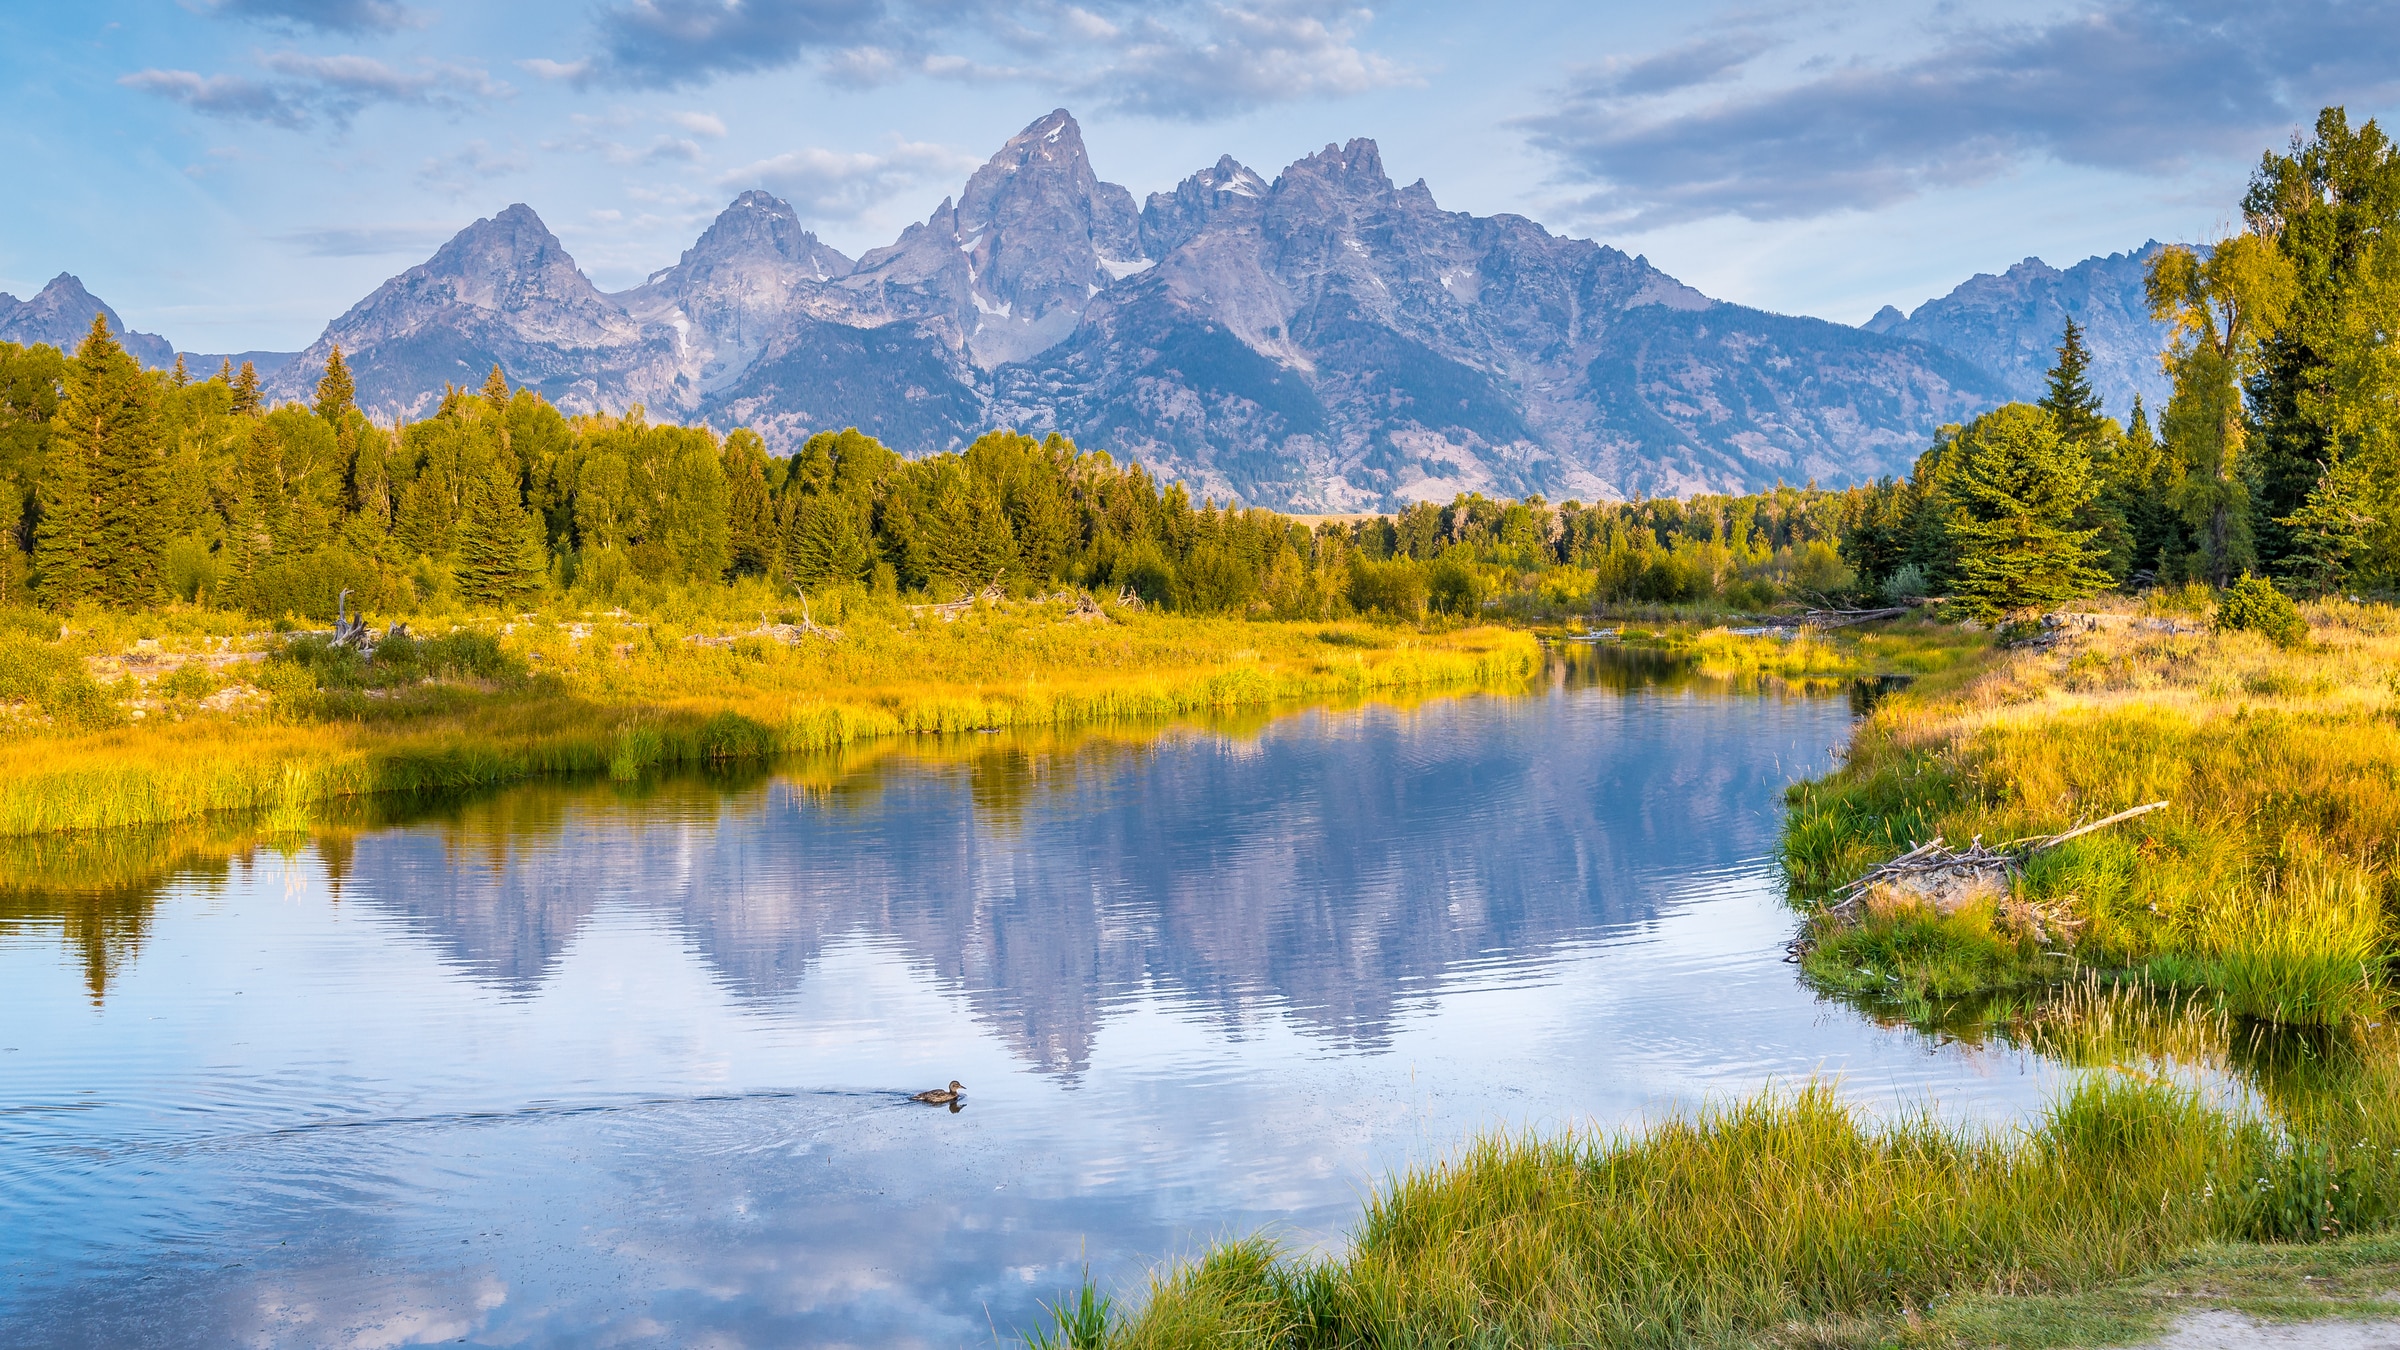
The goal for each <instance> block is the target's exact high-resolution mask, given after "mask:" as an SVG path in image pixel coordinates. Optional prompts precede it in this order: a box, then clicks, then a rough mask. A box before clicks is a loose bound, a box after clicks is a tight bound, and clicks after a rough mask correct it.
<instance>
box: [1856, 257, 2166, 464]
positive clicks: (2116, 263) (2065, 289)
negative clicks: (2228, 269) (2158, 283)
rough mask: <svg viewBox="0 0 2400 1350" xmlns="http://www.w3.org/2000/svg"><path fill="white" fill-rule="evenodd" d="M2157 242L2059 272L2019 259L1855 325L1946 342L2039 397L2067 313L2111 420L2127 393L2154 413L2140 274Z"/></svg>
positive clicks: (2149, 335)
mask: <svg viewBox="0 0 2400 1350" xmlns="http://www.w3.org/2000/svg"><path fill="white" fill-rule="evenodd" d="M2164 247H2165V245H2163V244H2161V243H2159V242H2158V241H2157V240H2155V239H2153V240H2151V241H2150V242H2148V243H2146V244H2144V245H2142V246H2141V247H2140V248H2137V249H2135V250H2133V251H2132V252H2130V253H2111V254H2109V255H2107V256H2106V257H2101V258H2086V259H2084V260H2083V261H2082V262H2079V263H2077V264H2075V265H2074V266H2073V267H2069V268H2067V269H2065V270H2064V271H2061V270H2060V269H2058V268H2055V267H2052V266H2050V265H2049V264H2048V263H2045V262H2043V261H2042V260H2041V259H2039V258H2027V259H2026V260H2025V261H2023V262H2021V263H2018V264H2017V265H2016V266H2014V267H2011V268H2009V269H2008V270H2007V271H2005V272H2003V273H2001V274H2000V275H1998V276H1993V275H1991V274H1990V273H1984V274H1983V275H1980V276H1976V277H1973V278H1970V279H1969V280H1967V281H1965V282H1962V283H1960V285H1959V286H1958V288H1957V289H1955V290H1953V291H1951V292H1950V293H1949V294H1948V295H1945V296H1942V297H1940V298H1939V299H1934V300H1928V301H1926V302H1925V303H1924V304H1922V305H1919V306H1917V308H1916V311H1915V312H1914V313H1911V314H1907V315H1903V314H1901V313H1900V311H1899V310H1898V309H1897V308H1894V307H1893V306H1890V305H1886V306H1884V307H1883V311H1882V312H1881V313H1879V314H1877V315H1876V316H1875V317H1874V318H1872V319H1869V320H1868V321H1867V322H1866V324H1865V325H1864V326H1865V328H1866V329H1867V331H1869V332H1872V333H1881V334H1885V335H1887V336H1890V337H1904V338H1915V339H1916V340H1918V341H1920V342H1926V343H1931V344H1932V345H1934V346H1936V347H1942V348H1946V349H1948V350H1950V351H1952V352H1956V353H1957V354H1958V355H1960V356H1963V357H1965V358H1967V359H1968V360H1969V361H1972V362H1974V363H1975V364H1976V365H1978V366H1980V367H1982V368H1983V369H1985V370H1987V371H1990V372H1991V373H1992V374H1993V375H1994V376H1995V377H1997V378H1998V379H1999V381H2000V384H2001V387H2002V388H2003V389H2005V390H2006V391H2007V392H2008V396H2009V397H2010V398H2021V399H2035V398H2039V397H2041V394H2042V388H2043V384H2044V382H2045V380H2046V378H2047V375H2048V372H2049V369H2050V366H2051V363H2052V362H2053V361H2055V360H2056V359H2057V352H2058V342H2059V337H2060V335H2061V334H2062V333H2064V332H2065V331H2066V326H2067V320H2068V319H2070V318H2072V319H2073V320H2075V322H2076V323H2077V324H2078V325H2080V326H2081V327H2082V329H2083V335H2084V341H2085V343H2086V344H2088V345H2089V346H2090V347H2091V349H2092V372H2091V379H2092V388H2093V389H2094V390H2095V391H2096V392H2097V393H2098V394H2099V395H2100V397H2101V398H2102V399H2103V400H2104V401H2105V402H2106V404H2107V407H2108V412H2109V415H2110V416H2113V417H2116V418H2118V419H2120V420H2122V419H2124V418H2127V417H2130V416H2131V415H2132V412H2133V399H2134V396H2135V395H2136V394H2139V395H2140V396H2141V397H2142V400H2143V401H2144V402H2145V403H2147V404H2149V406H2150V413H2151V416H2152V417H2153V418H2154V419H2155V418H2156V416H2157V414H2158V410H2159V409H2160V408H2162V407H2164V406H2166V401H2167V394H2168V392H2169V390H2168V382H2167V377H2166V373H2165V372H2164V371H2163V370H2161V369H2160V367H2159V363H2158V354H2159V350H2160V349H2161V348H2162V347H2164V346H2165V345H2166V336H2167V330H2166V325H2165V324H2162V323H2160V322H2158V321H2157V320H2155V319H2153V318H2151V317H2150V305H2149V301H2148V299H2147V298H2146V296H2145V294H2144V291H2143V277H2144V276H2145V274H2146V271H2147V269H2148V267H2149V264H2150V259H2151V258H2152V257H2153V256H2154V255H2156V254H2157V252H2158V251H2159V250H2160V249H2161V248H2164Z"/></svg>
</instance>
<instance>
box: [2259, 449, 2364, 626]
mask: <svg viewBox="0 0 2400 1350" xmlns="http://www.w3.org/2000/svg"><path fill="white" fill-rule="evenodd" d="M2374 492H2375V484H2374V482H2373V480H2372V477H2371V475H2369V474H2368V473H2367V472H2366V470H2365V465H2364V462H2363V461H2361V460H2359V459H2355V458H2353V459H2348V460H2341V461H2337V462H2336V463H2334V464H2333V465H2331V466H2329V467H2328V468H2327V469H2326V470H2325V472H2324V473H2323V474H2322V475H2320V476H2319V477H2318V479H2317V488H2316V491H2314V492H2311V493H2309V494H2308V500H2307V501H2305V502H2303V503H2301V506H2300V509H2299V510H2297V511H2295V512H2293V513H2292V514H2290V515H2288V516H2285V517H2283V518H2282V519H2280V520H2278V521H2276V522H2275V523H2276V524H2278V525H2282V526H2284V527H2286V528H2287V529H2289V530H2290V531H2291V540H2292V552H2291V554H2290V555H2289V556H2288V557H2287V558H2286V559H2285V561H2284V570H2283V575H2284V578H2285V579H2286V580H2288V581H2290V582H2292V583H2293V584H2294V586H2295V587H2296V588H2297V589H2299V590H2301V591H2302V592H2303V593H2306V592H2311V591H2313V592H2316V593H2318V594H2324V593H2327V592H2331V591H2337V590H2339V589H2341V588H2342V587H2343V586H2344V585H2345V584H2347V583H2348V581H2349V580H2350V572H2351V569H2352V567H2354V566H2355V565H2356V564H2357V562H2358V561H2359V560H2360V559H2362V558H2364V557H2365V556H2366V555H2367V554H2368V552H2369V551H2370V550H2371V549H2372V548H2373V547H2374V533H2375V527H2376V526H2377V525H2379V524H2381V523H2382V522H2381V521H2379V520H2378V519H2377V518H2376V516H2375V514H2374V510H2373V502H2374Z"/></svg>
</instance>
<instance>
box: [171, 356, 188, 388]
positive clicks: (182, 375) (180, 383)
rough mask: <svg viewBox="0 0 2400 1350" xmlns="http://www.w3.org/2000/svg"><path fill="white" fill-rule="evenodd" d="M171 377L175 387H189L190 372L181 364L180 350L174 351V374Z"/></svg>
mask: <svg viewBox="0 0 2400 1350" xmlns="http://www.w3.org/2000/svg"><path fill="white" fill-rule="evenodd" d="M173 378H174V380H175V387H176V388H178V389H189V388H191V386H192V372H191V371H190V369H188V368H187V367H186V366H185V365H184V364H183V353H182V352H177V353H175V374H174V377H173Z"/></svg>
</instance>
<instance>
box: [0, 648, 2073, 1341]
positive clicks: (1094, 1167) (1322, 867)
mask: <svg viewBox="0 0 2400 1350" xmlns="http://www.w3.org/2000/svg"><path fill="white" fill-rule="evenodd" d="M1852 717H1853V711H1852V707H1851V702H1850V700H1849V699H1848V698H1846V697H1844V696H1842V695H1841V694H1839V693H1835V694H1810V693H1807V692H1803V691H1796V690H1792V689H1788V688H1768V689H1763V690H1762V689H1742V688H1736V687H1733V686H1730V685H1726V684H1722V683H1715V682H1711V681H1708V680H1704V679H1699V678H1696V677H1692V676H1690V675H1687V674H1683V673H1679V672H1677V671H1674V670H1672V669H1670V668H1666V667H1646V666H1635V665H1627V664H1625V663H1624V662H1623V661H1621V660H1612V659H1610V658H1608V657H1607V656H1605V655H1600V654H1593V653H1589V652H1584V653H1570V654H1567V655H1565V656H1562V657H1561V658H1559V659H1558V660H1557V661H1556V662H1555V663H1554V665H1553V667H1552V669H1551V671H1550V672H1549V675H1548V677H1547V678H1546V679H1545V680H1543V681H1542V682H1540V683H1539V684H1538V685H1537V686H1536V687H1535V688H1533V689H1532V690H1530V691H1529V692H1527V693H1525V694H1523V695H1511V696H1499V695H1487V696H1478V697H1463V698H1454V699H1440V700H1433V701H1428V702H1423V703H1420V704H1417V705H1415V706H1410V707H1392V706H1386V705H1372V704H1371V705H1367V706H1362V707H1357V708H1349V709H1319V710H1302V711H1292V712H1287V713H1283V714H1279V715H1276V716H1272V717H1257V718H1250V719H1245V720H1243V721H1241V722H1239V723H1235V724H1226V725H1196V726H1183V727H1175V728H1164V729H1148V730H1143V731H1139V732H1135V731H1122V732H1110V733H1095V734H1087V735H1080V736H1057V737H1038V738H1012V737H999V736H994V737H986V738H975V739H972V740H971V741H970V742H968V743H965V744H951V745H945V746H939V747H930V746H884V747H872V748H870V749H868V750H864V751H860V752H856V753H853V754H851V755H848V756H845V757H841V758H839V759H831V760H825V761H813V762H805V763H795V764H790V765H785V766H780V767H779V768H778V769H777V770H776V771H774V772H771V773H748V774H742V775H735V776H730V777H728V776H722V775H687V776H675V777H668V778H663V779H659V780H656V781H652V782H648V783H643V784H639V785H629V786H619V785H609V784H581V785H558V784H543V785H533V786H527V787H522V788H518V789H513V790H509V791H505V792H500V793H496V794H490V795H485V796H481V797H477V798H475V799H472V800H467V801H461V802H451V803H444V804H426V805H423V806H420V807H417V808H412V809H411V810H410V811H408V812H403V813H397V815H396V818H392V819H388V820H385V821H384V822H382V823H379V824H373V825H371V826H367V827H361V828H350V829H343V830H338V831H329V832H328V833H326V834H325V835H323V836H321V837H319V838H316V839H314V840H310V841H297V840H294V841H285V842H283V843H282V844H281V846H279V847H266V846H254V847H248V848H246V849H244V850H243V851H241V852H238V853H236V854H234V855H233V856H231V857H226V858H216V859H211V858H208V857H200V858H196V859H192V860H187V861H185V862H182V863H179V864H177V865H175V866H172V867H167V868H164V869H162V870H161V871H160V872H159V874H158V875H156V876H153V877H145V878H140V879H137V880H133V881H122V882H112V883H108V884H107V885H105V886H98V887H97V888H95V887H93V886H87V887H85V888H83V889H82V890H79V891H76V892H74V893H68V894H55V895H53V894H45V893H42V892H40V891H26V890H22V889H20V890H19V891H18V892H15V893H12V894H11V896H10V898H9V899H7V901H6V903H5V906H4V907H0V1343H4V1344H8V1345H12V1346H106V1347H131V1346H224V1345H254V1346H359V1347H370V1346H378V1347H379V1346H395V1345H411V1344H421V1343H433V1342H442V1343H464V1344H470V1345H494V1346H499V1345H508V1346H551V1345H558V1346H566V1345H576V1346H581V1345H596V1344H609V1345H701V1344H705V1345H719V1346H784V1345H833V1344H857V1345H927V1346H961V1345H970V1344H973V1345H990V1344H992V1343H993V1340H994V1338H995V1336H998V1337H999V1338H1000V1339H1001V1340H1003V1341H1004V1342H1005V1341H1011V1340H1013V1338H1014V1336H1015V1335H1016V1334H1017V1333H1018V1332H1019V1331H1021V1330H1023V1329H1026V1328H1029V1327H1031V1326H1033V1325H1035V1323H1036V1321H1037V1319H1038V1317H1039V1315H1040V1306H1041V1304H1042V1302H1044V1301H1045V1300H1055V1299H1057V1298H1059V1297H1060V1296H1061V1295H1062V1294H1064V1293H1065V1292H1066V1291H1067V1290H1069V1289H1070V1288H1072V1287H1073V1286H1075V1285H1076V1284H1078V1283H1079V1282H1080V1281H1081V1279H1082V1278H1083V1277H1084V1273H1085V1272H1086V1270H1087V1269H1088V1271H1089V1272H1090V1275H1091V1277H1092V1278H1093V1279H1094V1280H1095V1281H1096V1282H1098V1283H1099V1284H1100V1285H1101V1286H1102V1287H1103V1288H1104V1289H1107V1290H1111V1291H1114V1292H1117V1293H1120V1294H1129V1295H1134V1296H1138V1294H1139V1291H1140V1288H1141V1286H1142V1282H1143V1280H1144V1279H1145V1278H1146V1276H1147V1274H1148V1273H1149V1272H1150V1271H1152V1270H1154V1269H1156V1268H1157V1267H1158V1266H1159V1264H1160V1263H1162V1262H1164V1261H1167V1260H1170V1259H1172V1258H1174V1257H1176V1256H1178V1255H1181V1254H1188V1253H1190V1252H1192V1251H1194V1250H1195V1249H1196V1248H1198V1247H1199V1246H1201V1245H1202V1244H1204V1243H1206V1242H1208V1241H1209V1240H1211V1239H1214V1238H1219V1237H1225V1236H1233V1235H1242V1234H1248V1233H1251V1232H1256V1231H1260V1230H1265V1231H1268V1232H1270V1233H1273V1234H1275V1235H1276V1236H1278V1237H1279V1238H1281V1239H1283V1240H1284V1241H1286V1242H1288V1243H1290V1244H1293V1245H1295V1246H1302V1247H1306V1246H1312V1245H1334V1244H1338V1243H1339V1242H1340V1241H1341V1240H1342V1234H1343V1232H1344V1229H1345V1227H1346V1226H1347V1225H1348V1224H1349V1223H1351V1222H1352V1221H1353V1220H1354V1219H1355V1218H1356V1216H1357V1214H1358V1211H1359V1205H1360V1202H1361V1200H1362V1199H1363V1198H1364V1197H1365V1196H1366V1195H1367V1194H1368V1193H1369V1192H1370V1191H1372V1189H1373V1188H1374V1187H1375V1185H1376V1184H1377V1182H1378V1180H1379V1179H1381V1178H1383V1177H1385V1176H1387V1175H1389V1174H1390V1173H1391V1172H1392V1171H1394V1170H1396V1169H1399V1168H1403V1167H1406V1166H1408V1165H1410V1164H1412V1163H1421V1162H1425V1161H1429V1160H1433V1159H1437V1158H1439V1157H1441V1156H1442V1155H1443V1154H1445V1153H1446V1152H1448V1151H1451V1150H1453V1149H1454V1148H1455V1147H1456V1146H1457V1145H1458V1144H1459V1143H1460V1142H1461V1141H1463V1140H1464V1139H1466V1138H1468V1137H1470V1136H1472V1135H1474V1134H1476V1133H1477V1132H1483V1131H1492V1130H1525V1129H1535V1130H1556V1129H1562V1128H1568V1127H1573V1126H1591V1127H1596V1128H1603V1129H1606V1128H1617V1127H1624V1126H1630V1125H1633V1124H1637V1123H1638V1122H1639V1121H1640V1120H1641V1119H1643V1118H1644V1117H1646V1116H1654V1115H1657V1114H1659V1113H1662V1112H1665V1111H1669V1110H1673V1109H1675V1108H1677V1107H1679V1106H1689V1105H1692V1104H1695V1103H1699V1102H1702V1101H1705V1100H1708V1099H1710V1098H1712V1097H1722V1096H1725V1095H1730V1094H1737V1093H1745V1092H1750V1091H1753V1090H1756V1089H1758V1088H1760V1087H1761V1086H1764V1085H1770V1084H1785V1085H1793V1084H1798V1083H1801V1082H1803V1081H1806V1080H1807V1079H1809V1078H1810V1077H1811V1076H1822V1077H1826V1078H1831V1079H1836V1080H1838V1081H1839V1083H1840V1084H1841V1087H1842V1090H1843V1091H1844V1092H1845V1093H1846V1094H1848V1095H1849V1096H1851V1097H1852V1098H1854V1099H1856V1100H1858V1101H1860V1102H1861V1103H1863V1104H1865V1105H1866V1106H1867V1107H1869V1108H1870V1109H1875V1110H1895V1109H1899V1110H1906V1109H1915V1108H1918V1107H1924V1106H1931V1107H1934V1108H1935V1109H1938V1110H1940V1111H1941V1112H1942V1113H1944V1114H1945V1115H1949V1116H1952V1117H1954V1118H1966V1119H1981V1120H1991V1121H2005V1120H2011V1119H2016V1118H2021V1117H2023V1116H2024V1115H2026V1114H2028V1113H2030V1112H2032V1111H2035V1110H2037V1109H2038V1108H2039V1107H2040V1105H2041V1104H2042V1103H2043V1102H2044V1101H2045V1100H2047V1099H2048V1098H2049V1097H2050V1096H2051V1095H2052V1094H2053V1093H2054V1092H2055V1091H2056V1089H2057V1077H2056V1075H2057V1072H2058V1071H2057V1070H2055V1069H2053V1068H2051V1067H2049V1066H2047V1065H2045V1064H2044V1063H2043V1062H2042V1061H2040V1060H2039V1059H2036V1058H2033V1057H2030V1056H2027V1055H2024V1054H2021V1053H2019V1052H2016V1051H2011V1050H2007V1049H2001V1048H1994V1047H1991V1046H1983V1047H1977V1046H1972V1045H1964V1044H1958V1043H1953V1042H1948V1041H1945V1040H1943V1039H1941V1038H1938V1037H1929V1036H1926V1035H1923V1034H1920V1033H1917V1032H1913V1031H1909V1030H1906V1029H1891V1028H1886V1027H1883V1026H1879V1025H1877V1024H1876V1023H1875V1022H1874V1021H1872V1020H1870V1019H1868V1018H1867V1017H1865V1016H1862V1015H1861V1014H1860V1013H1858V1012H1856V1011H1854V1010H1852V1009H1850V1008H1848V1007H1845V1006H1843V1005H1841V1004H1838V1003H1833V1002H1828V1001H1824V1000H1821V999H1819V998H1818V997H1816V996H1815V995H1813V994H1812V993H1810V992H1809V991H1808V990H1807V989H1806V988H1805V987H1803V986H1802V985H1801V984H1800V982H1799V981H1798V980H1797V979H1796V978H1795V975H1794V971H1793V968H1792V967H1791V966H1789V965H1786V964H1785V963H1784V962H1783V959H1782V957H1783V944H1784V942H1785V941H1786V940H1787V939H1788V938H1789V937H1790V935H1791V932H1792V926H1793V925H1792V919H1791V917H1790V915H1789V913H1788V911H1787V910H1786V909H1785V908H1784V906H1783V904H1782V900H1781V896H1780V891H1779V886H1778V881H1777V874H1776V872H1775V869H1774V865H1773V850H1774V846H1775V839H1776V831H1777V828H1778V822H1779V820H1780V816H1781V810H1782V791H1783V788H1784V785H1785V784H1787V783H1789V782H1790V781H1792V780H1793V779H1794V778H1797V777H1801V776H1805V775H1809V774H1813V773H1817V772H1820V771H1822V770H1823V769H1824V768H1825V767H1826V766H1827V765H1828V764H1829V763H1830V762H1831V759H1832V757H1833V755H1834V754H1835V753H1836V748H1837V747H1838V746H1839V745H1840V744H1841V742H1842V741H1843V740H1844V739H1845V737H1846V736H1847V734H1848V729H1849V726H1850V723H1851V720H1852ZM954 1078H955V1079H958V1080H961V1081H963V1082H964V1083H965V1084H966V1100H965V1102H964V1104H963V1108H962V1109H960V1110H958V1111H955V1112H953V1111H950V1110H946V1109H942V1108H940V1107H928V1106H921V1105H918V1104H915V1103H913V1102H910V1101H908V1100H907V1094H908V1093H910V1092H912V1091H915V1090H917V1089H921V1088H928V1087H935V1086H939V1085H941V1084H943V1083H945V1082H947V1081H949V1080H951V1079H954Z"/></svg>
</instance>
